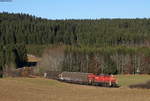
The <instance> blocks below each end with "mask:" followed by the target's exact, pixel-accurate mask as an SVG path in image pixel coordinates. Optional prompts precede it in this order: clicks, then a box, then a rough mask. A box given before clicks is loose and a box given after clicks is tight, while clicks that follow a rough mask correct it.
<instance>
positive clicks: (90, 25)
mask: <svg viewBox="0 0 150 101" xmlns="http://www.w3.org/2000/svg"><path fill="white" fill-rule="evenodd" d="M48 45H66V47H65V49H64V51H65V52H64V53H65V57H64V61H63V65H62V70H63V71H80V72H93V73H97V74H99V73H113V74H120V73H122V74H123V73H127V74H134V73H146V74H149V73H150V19H144V18H143V19H96V20H86V19H85V20H48V19H42V18H38V17H35V16H30V15H28V14H12V13H11V14H9V13H6V12H3V13H0V71H1V72H4V71H5V69H9V68H11V67H15V68H19V67H23V66H24V65H25V63H26V61H27V53H34V55H38V56H40V52H36V51H38V50H40V49H39V47H41V46H42V47H41V48H42V49H43V48H45V47H46V46H48ZM43 46H45V47H43Z"/></svg>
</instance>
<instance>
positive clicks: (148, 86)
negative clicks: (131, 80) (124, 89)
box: [129, 81, 150, 89]
mask: <svg viewBox="0 0 150 101" xmlns="http://www.w3.org/2000/svg"><path fill="white" fill-rule="evenodd" d="M129 88H141V89H150V81H148V82H146V83H141V84H134V85H130V86H129Z"/></svg>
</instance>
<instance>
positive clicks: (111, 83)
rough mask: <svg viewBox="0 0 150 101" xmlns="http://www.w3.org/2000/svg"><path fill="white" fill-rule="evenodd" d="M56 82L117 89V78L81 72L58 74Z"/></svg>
mask: <svg viewBox="0 0 150 101" xmlns="http://www.w3.org/2000/svg"><path fill="white" fill-rule="evenodd" d="M58 80H60V81H64V82H70V83H78V84H85V85H94V86H104V87H119V86H118V82H117V78H116V77H114V76H113V75H95V74H93V73H82V72H62V73H61V74H59V76H58Z"/></svg>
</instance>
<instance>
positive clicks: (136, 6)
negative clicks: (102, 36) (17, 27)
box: [0, 0, 150, 19]
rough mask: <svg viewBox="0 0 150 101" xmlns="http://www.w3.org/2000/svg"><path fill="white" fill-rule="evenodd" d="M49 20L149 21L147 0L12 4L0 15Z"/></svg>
mask: <svg viewBox="0 0 150 101" xmlns="http://www.w3.org/2000/svg"><path fill="white" fill-rule="evenodd" d="M3 11H5V12H14V13H28V14H31V15H35V16H38V17H42V18H48V19H99V18H150V0H12V2H0V12H3Z"/></svg>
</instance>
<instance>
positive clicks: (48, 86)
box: [0, 75, 150, 101]
mask: <svg viewBox="0 0 150 101" xmlns="http://www.w3.org/2000/svg"><path fill="white" fill-rule="evenodd" d="M117 78H118V79H119V83H120V85H121V86H122V87H120V88H104V87H93V86H84V85H76V84H68V83H62V82H59V81H55V80H49V79H44V78H4V79H0V101H150V90H149V89H130V88H128V85H130V84H136V83H141V82H146V81H147V80H149V79H150V76H147V75H142V76H138V75H136V76H131V75H130V76H129V75H127V76H124V75H120V76H117Z"/></svg>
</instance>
